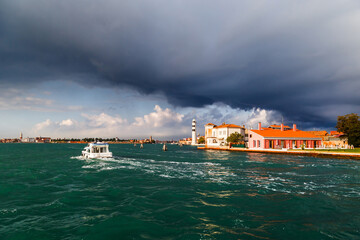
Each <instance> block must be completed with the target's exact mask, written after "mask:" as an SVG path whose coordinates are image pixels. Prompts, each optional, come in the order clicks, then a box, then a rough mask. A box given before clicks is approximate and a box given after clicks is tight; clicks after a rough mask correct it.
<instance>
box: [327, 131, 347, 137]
mask: <svg viewBox="0 0 360 240" xmlns="http://www.w3.org/2000/svg"><path fill="white" fill-rule="evenodd" d="M330 135H331V136H334V135H344V133H343V132H338V131H330Z"/></svg>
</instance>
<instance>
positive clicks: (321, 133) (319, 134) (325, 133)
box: [306, 130, 328, 136]
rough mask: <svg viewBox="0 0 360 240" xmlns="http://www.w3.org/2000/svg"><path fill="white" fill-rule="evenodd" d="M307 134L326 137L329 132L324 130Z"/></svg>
mask: <svg viewBox="0 0 360 240" xmlns="http://www.w3.org/2000/svg"><path fill="white" fill-rule="evenodd" d="M306 132H308V133H311V134H313V135H315V136H326V135H328V132H327V131H325V130H323V131H306Z"/></svg>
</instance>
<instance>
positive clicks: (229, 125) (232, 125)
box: [214, 124, 243, 128]
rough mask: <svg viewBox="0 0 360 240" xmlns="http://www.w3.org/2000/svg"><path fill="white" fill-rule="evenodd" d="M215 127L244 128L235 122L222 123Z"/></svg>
mask: <svg viewBox="0 0 360 240" xmlns="http://www.w3.org/2000/svg"><path fill="white" fill-rule="evenodd" d="M214 128H243V127H240V126H238V125H235V124H222V125H220V126H217V127H214Z"/></svg>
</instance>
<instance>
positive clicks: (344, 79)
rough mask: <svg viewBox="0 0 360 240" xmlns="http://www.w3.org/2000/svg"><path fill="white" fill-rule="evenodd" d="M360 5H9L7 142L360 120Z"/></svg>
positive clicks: (4, 58) (4, 99)
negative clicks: (350, 117) (348, 116)
mask: <svg viewBox="0 0 360 240" xmlns="http://www.w3.org/2000/svg"><path fill="white" fill-rule="evenodd" d="M359 29H360V2H359V1H357V0H341V1H337V0H335V1H328V0H311V1H307V0H301V1H300V0H293V1H288V0H287V1H285V0H284V1H277V0H275V1H268V0H263V1H262V0H258V1H254V0H249V1H246V0H236V1H235V0H234V1H211V0H193V1H183V0H181V1H180V0H174V1H168V0H146V1H145V0H144V1H141V0H139V1H130V0H129V1H125V0H123V1H115V0H105V1H95V0H86V1H85V0H77V1H70V0H62V1H55V0H32V1H28V0H16V1H14V0H2V1H0V116H1V121H0V138H2V137H16V136H18V135H19V132H20V131H22V132H24V135H25V136H37V135H43V136H44V135H48V136H51V137H86V136H101V137H115V136H117V137H120V138H128V137H148V136H149V135H152V136H154V137H158V138H178V137H186V136H188V137H190V135H191V120H192V118H196V119H197V121H198V125H199V128H198V129H199V131H200V133H203V131H204V130H203V125H204V124H206V123H207V122H213V123H215V124H220V123H222V122H229V123H230V122H231V123H234V124H241V125H243V124H245V125H246V126H250V127H251V126H255V125H256V123H257V122H258V121H262V122H263V123H264V124H271V123H279V122H281V121H282V119H284V122H285V123H286V124H292V123H297V124H298V126H299V128H302V129H331V128H333V127H334V126H335V123H336V117H337V116H338V115H344V114H347V113H352V112H355V113H359V112H360V94H359V92H360V91H359V90H360V80H359V79H360V78H359V77H360V31H359Z"/></svg>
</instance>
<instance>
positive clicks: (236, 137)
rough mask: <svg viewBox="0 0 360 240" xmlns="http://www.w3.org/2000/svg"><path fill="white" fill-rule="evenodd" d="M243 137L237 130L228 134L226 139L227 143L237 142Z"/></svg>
mask: <svg viewBox="0 0 360 240" xmlns="http://www.w3.org/2000/svg"><path fill="white" fill-rule="evenodd" d="M243 139H244V137H243V135H241V134H240V133H238V132H234V133H232V134H230V136H229V137H228V138H227V139H226V141H227V142H228V143H237V142H240V141H242V140H243Z"/></svg>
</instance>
